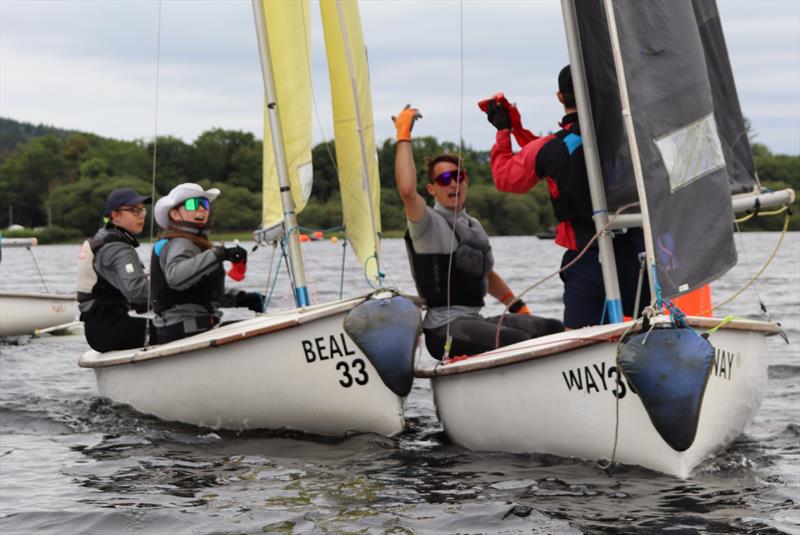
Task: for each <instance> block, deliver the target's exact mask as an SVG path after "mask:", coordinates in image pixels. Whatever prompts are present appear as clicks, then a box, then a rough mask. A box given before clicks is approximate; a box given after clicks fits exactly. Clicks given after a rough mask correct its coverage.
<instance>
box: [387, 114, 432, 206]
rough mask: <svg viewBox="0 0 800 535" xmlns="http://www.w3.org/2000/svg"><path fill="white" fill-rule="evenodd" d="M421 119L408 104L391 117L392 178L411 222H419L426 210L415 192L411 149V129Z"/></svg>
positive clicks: (415, 180) (415, 170) (415, 169)
mask: <svg viewBox="0 0 800 535" xmlns="http://www.w3.org/2000/svg"><path fill="white" fill-rule="evenodd" d="M421 118H422V115H420V113H419V110H417V109H416V108H412V107H411V105H409V104H406V107H405V108H403V110H402V111H401V112H400V113H399V114H398V115H397V116H396V117H392V120H393V121H394V124H395V127H396V128H397V152H396V153H395V158H394V176H395V181H396V183H397V192H398V193H399V194H400V200H401V201H403V206H404V207H405V209H406V216H407V217H408V219H409V220H411V221H419V220H421V219H422V217H423V216H424V215H425V211H426V210H427V205H426V204H425V199H423V198H422V195H420V194H419V192H417V167H416V166H415V165H414V152H413V150H412V148H411V129H412V128H413V127H414V121H416V120H417V119H421Z"/></svg>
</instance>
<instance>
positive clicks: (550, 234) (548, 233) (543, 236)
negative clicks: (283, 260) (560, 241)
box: [535, 225, 556, 240]
mask: <svg viewBox="0 0 800 535" xmlns="http://www.w3.org/2000/svg"><path fill="white" fill-rule="evenodd" d="M535 236H536V237H537V238H539V239H540V240H552V239H555V237H556V227H555V226H553V225H550V227H549V228H548V229H547V230H545V231H544V232H537V233H536V234H535Z"/></svg>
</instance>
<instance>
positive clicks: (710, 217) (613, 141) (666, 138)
mask: <svg viewBox="0 0 800 535" xmlns="http://www.w3.org/2000/svg"><path fill="white" fill-rule="evenodd" d="M606 5H608V4H604V3H601V2H575V3H574V6H575V13H576V17H577V22H578V31H579V35H580V45H581V50H582V52H583V59H584V63H585V69H586V79H587V83H588V89H589V94H590V100H591V105H592V112H593V115H594V126H595V129H596V131H597V139H598V146H599V147H598V149H599V153H600V161H601V167H602V172H603V177H604V182H605V187H606V194H607V198H608V203H609V210H614V209H616V208H618V207H619V206H622V205H624V204H627V203H629V202H632V201H636V200H638V197H639V196H638V195H637V189H636V185H635V182H634V173H633V163H632V158H631V150H630V147H629V143H628V138H627V135H626V131H625V128H624V124H623V115H622V106H621V98H620V93H619V89H618V87H619V85H618V82H619V80H618V79H617V73H616V67H615V64H614V59H613V53H612V48H611V39H610V37H609V36H610V33H609V26H608V20H607V16H606V12H605V6H606ZM612 5H613V7H614V12H613V15H614V18H615V19H616V33H617V34H618V35H619V47H620V52H621V60H622V61H621V63H622V65H623V68H624V76H625V81H626V82H627V93H628V98H629V104H630V114H631V117H632V119H633V125H634V131H635V135H636V142H637V145H638V153H639V157H640V159H641V168H642V173H643V182H644V190H645V191H646V195H645V197H646V202H647V208H648V211H649V224H650V228H651V237H652V244H653V250H652V251H651V255H652V257H653V259H654V261H655V266H656V275H657V277H656V278H657V281H658V285H659V288H660V290H661V292H662V295H663V296H664V297H672V296H675V295H677V294H680V293H683V292H686V291H689V290H692V289H694V288H697V287H700V286H702V285H703V284H706V283H708V282H710V281H712V280H714V279H716V278H718V277H720V276H721V275H722V274H724V273H725V272H726V271H727V270H728V269H730V268H731V267H732V266H733V265H734V264H735V263H736V249H735V247H734V243H733V233H732V224H733V222H732V221H733V212H732V209H731V201H730V197H731V192H732V186H731V185H732V184H735V191H744V190H747V189H752V187H753V186H754V185H755V183H756V182H755V175H754V173H753V164H752V157H751V156H750V150H749V145H748V144H747V136H746V129H745V127H744V124H743V120H742V116H741V111H739V104H738V100H737V99H736V93H735V89H733V88H734V85H733V79H732V74H731V70H730V64H729V63H728V59H727V52H726V48H725V42H724V39H723V37H722V31H721V27H720V26H719V22H718V17H717V15H716V7H715V5H714V3H713V1H706V0H696V1H695V2H694V3H692V2H690V1H688V0H687V1H673V0H652V1H648V2H639V1H628V0H619V1H615V2H613V4H612Z"/></svg>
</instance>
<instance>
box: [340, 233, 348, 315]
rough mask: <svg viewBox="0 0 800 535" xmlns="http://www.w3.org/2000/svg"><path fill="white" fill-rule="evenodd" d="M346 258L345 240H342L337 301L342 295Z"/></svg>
mask: <svg viewBox="0 0 800 535" xmlns="http://www.w3.org/2000/svg"><path fill="white" fill-rule="evenodd" d="M346 258H347V239H344V240H342V271H341V272H340V273H339V299H340V300H341V299H342V296H343V295H344V261H345V259H346Z"/></svg>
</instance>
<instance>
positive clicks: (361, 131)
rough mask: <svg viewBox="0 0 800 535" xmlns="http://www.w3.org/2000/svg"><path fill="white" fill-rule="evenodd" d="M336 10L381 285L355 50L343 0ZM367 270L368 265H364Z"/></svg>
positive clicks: (377, 241) (337, 4)
mask: <svg viewBox="0 0 800 535" xmlns="http://www.w3.org/2000/svg"><path fill="white" fill-rule="evenodd" d="M336 10H337V12H338V13H339V25H340V27H341V29H342V41H343V42H344V50H345V56H346V57H347V71H348V74H349V75H350V87H351V89H352V91H353V109H354V110H355V115H356V131H357V132H358V142H359V148H360V149H361V150H360V153H361V187H362V188H363V189H366V190H367V199H368V202H367V205H368V206H369V221H370V224H371V225H372V236H373V239H374V243H375V251H374V254H375V260H376V262H377V264H378V265H377V270H376V272H377V275H376V276H377V279H378V285H379V286H380V283H381V279H382V277H383V274H382V273H381V261H380V255H379V254H378V247H377V244H378V243H379V240H380V237H379V236H378V231H377V226H376V225H375V211H374V210H373V209H372V187H371V186H370V181H369V171H368V166H367V148H366V144H365V142H364V128H363V121H362V119H361V107H360V106H359V98H358V87H357V83H356V72H355V66H354V65H353V52H352V50H351V48H350V36H349V34H348V32H347V22H346V21H345V16H344V11H343V8H342V0H337V1H336ZM364 269H365V271H366V266H364Z"/></svg>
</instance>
